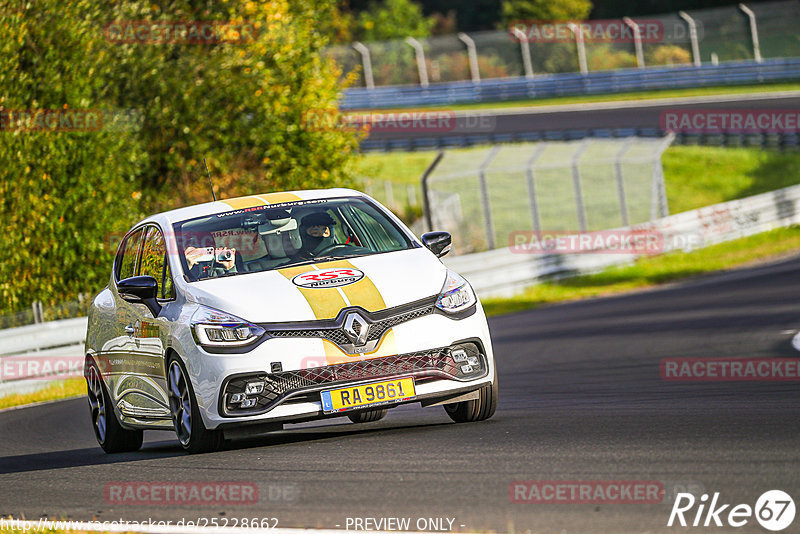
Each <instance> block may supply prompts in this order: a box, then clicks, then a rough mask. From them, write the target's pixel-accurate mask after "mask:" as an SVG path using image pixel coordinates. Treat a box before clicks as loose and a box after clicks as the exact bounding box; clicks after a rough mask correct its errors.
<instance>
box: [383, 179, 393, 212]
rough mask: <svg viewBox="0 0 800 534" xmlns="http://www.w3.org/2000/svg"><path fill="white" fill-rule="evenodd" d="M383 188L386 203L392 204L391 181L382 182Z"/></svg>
mask: <svg viewBox="0 0 800 534" xmlns="http://www.w3.org/2000/svg"><path fill="white" fill-rule="evenodd" d="M383 190H384V193H385V194H386V205H387V206H394V190H393V189H392V182H390V181H389V180H386V181H385V182H383Z"/></svg>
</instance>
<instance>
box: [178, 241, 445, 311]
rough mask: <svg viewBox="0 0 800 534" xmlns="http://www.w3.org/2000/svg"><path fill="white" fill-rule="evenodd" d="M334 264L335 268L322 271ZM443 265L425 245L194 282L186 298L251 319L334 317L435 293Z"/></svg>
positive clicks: (438, 287) (372, 309) (440, 278)
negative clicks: (342, 312) (345, 310)
mask: <svg viewBox="0 0 800 534" xmlns="http://www.w3.org/2000/svg"><path fill="white" fill-rule="evenodd" d="M332 269H339V271H334V272H333V273H332V274H326V273H330V270H332ZM446 270H447V269H446V268H445V266H444V265H442V263H441V262H440V261H439V260H438V259H437V258H436V257H435V256H434V255H433V254H431V252H430V251H429V250H427V249H425V248H415V249H410V250H402V251H397V252H387V253H383V254H373V255H371V256H363V257H358V258H351V259H349V260H338V261H329V262H321V263H316V264H313V265H311V264H309V265H303V266H297V267H288V268H285V269H280V270H277V271H265V272H258V273H246V274H239V275H236V276H229V277H225V278H217V279H210V280H202V281H198V282H193V283H189V284H187V286H186V287H187V300H189V301H194V302H197V303H199V304H203V305H206V306H210V307H212V308H216V309H219V310H222V311H225V312H228V313H231V314H233V315H236V316H238V317H240V318H242V319H245V320H247V321H250V322H253V323H272V322H286V321H313V320H316V319H332V318H335V317H336V316H337V315H338V313H339V311H340V310H341V309H342V308H346V307H349V306H360V307H362V308H364V309H365V310H367V311H377V310H380V309H385V308H391V307H394V306H399V305H401V304H406V303H409V302H413V301H416V300H420V299H423V298H426V297H431V296H433V295H436V294H438V293H439V291H440V290H441V289H442V285H443V284H444V280H445V277H446ZM309 274H310V275H315V276H310V277H309V276H307V275H309ZM302 275H306V276H302ZM334 275H336V276H337V279H336V281H330V279H329V278H328V276H334ZM338 276H343V277H344V279H342V280H339V279H338ZM359 277H360V278H359ZM314 278H316V279H317V280H318V282H315V281H314V280H313V279H314ZM356 278H358V280H357V281H352V280H354V279H356ZM345 282H350V283H346V285H341V286H338V287H331V285H336V284H337V283H345Z"/></svg>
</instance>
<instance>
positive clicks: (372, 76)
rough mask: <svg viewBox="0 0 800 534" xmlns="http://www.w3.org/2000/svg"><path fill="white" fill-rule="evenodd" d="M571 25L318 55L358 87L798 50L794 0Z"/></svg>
mask: <svg viewBox="0 0 800 534" xmlns="http://www.w3.org/2000/svg"><path fill="white" fill-rule="evenodd" d="M576 24H577V26H575V27H574V29H575V30H579V31H573V29H570V23H556V24H548V23H542V22H531V21H520V23H519V24H515V25H512V26H511V27H510V28H509V29H508V30H507V31H499V30H498V31H484V32H474V33H471V34H469V35H467V34H463V33H462V34H458V35H445V36H435V37H430V38H428V39H419V40H415V39H399V40H392V41H381V42H371V43H365V44H364V45H362V44H361V43H354V44H353V45H336V46H332V47H329V48H328V49H327V51H326V54H327V55H328V56H329V57H332V58H334V59H336V60H337V61H338V62H339V64H340V65H341V67H342V69H343V71H344V72H345V73H348V72H351V71H353V70H356V69H357V70H358V72H359V76H360V78H359V82H358V85H359V86H362V87H375V86H387V85H427V84H428V83H437V82H459V81H473V82H478V81H480V80H481V79H496V78H513V77H519V76H529V77H532V76H538V75H543V74H554V73H564V72H584V73H585V72H589V71H604V70H612V69H620V68H631V67H637V66H639V67H647V66H653V67H654V66H670V65H690V64H692V63H694V64H702V63H706V64H708V63H717V62H720V61H723V62H724V61H741V60H753V59H755V60H756V61H760V60H761V59H762V58H783V57H797V56H800V33H798V32H797V28H798V26H800V3H798V2H796V1H794V0H782V1H778V2H765V3H753V4H747V5H743V7H740V6H735V5H733V6H726V7H719V8H712V9H703V10H689V11H687V12H680V13H667V14H662V15H655V16H648V17H637V18H635V19H620V20H605V21H593V20H590V21H584V22H578V23H576ZM633 25H637V26H638V27H639V35H640V39H636V38H634V36H633V35H634V34H633V31H634V30H633ZM692 27H694V31H692ZM515 28H516V30H515ZM753 29H755V32H754V31H753ZM517 30H518V31H517ZM580 36H582V37H581V38H579V37H580ZM637 40H638V41H639V42H638V43H637ZM417 43H419V44H420V45H421V49H422V52H423V53H422V54H421V55H419V54H418V53H417V51H416V49H415V46H416V45H417ZM695 52H696V53H695ZM695 55H697V57H695Z"/></svg>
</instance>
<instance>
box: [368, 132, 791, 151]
mask: <svg viewBox="0 0 800 534" xmlns="http://www.w3.org/2000/svg"><path fill="white" fill-rule="evenodd" d="M664 135H666V132H664V131H663V130H660V129H657V128H618V129H614V130H608V129H600V130H540V131H532V132H518V133H513V134H509V133H505V134H490V135H485V134H480V135H477V134H476V135H443V136H440V137H415V138H410V139H377V140H370V139H364V140H363V141H361V147H360V148H361V151H362V152H392V151H403V152H409V151H420V150H439V149H443V148H444V149H446V148H465V147H470V146H475V145H486V144H492V145H494V144H500V143H530V142H534V141H543V140H544V141H570V140H575V139H584V138H586V137H604V138H610V137H632V136H639V137H662V136H664ZM673 144H675V145H708V146H731V147H741V146H760V147H764V148H777V149H782V150H800V139H799V136H798V134H796V133H774V132H761V133H756V132H754V133H747V134H744V133H731V132H725V133H707V134H694V133H678V134H676V135H675V140H674V141H673Z"/></svg>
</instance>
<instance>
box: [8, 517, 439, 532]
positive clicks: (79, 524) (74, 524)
mask: <svg viewBox="0 0 800 534" xmlns="http://www.w3.org/2000/svg"><path fill="white" fill-rule="evenodd" d="M2 521H4V522H5V523H3V522H2ZM2 521H0V526H4V527H5V528H8V527H9V526H11V525H13V530H12V531H14V530H20V531H24V532H41V531H42V529H43V528H60V529H66V530H74V531H87V532H141V533H145V534H195V533H197V532H203V533H204V534H242V533H247V534H342V533H343V532H346V531H345V530H331V529H312V528H280V527H276V528H242V527H198V526H186V525H184V526H178V525H159V524H158V523H159V522H158V521H155V520H154V521H152V523H153V524H147V522H145V524H135V522H133V521H132V522H130V523H125V522H124V521H123V524H112V523H114V522H112V521H97V522H94V521H92V522H85V521H69V520H63V521H52V520H48V521H45V520H39V521H23V520H16V519H4V520H2ZM116 523H119V521H116ZM398 532H400V531H392V532H391V534H398ZM372 534H390V533H389V532H383V531H373V532H372ZM406 534H430V533H423V532H413V531H407V532H406Z"/></svg>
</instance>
